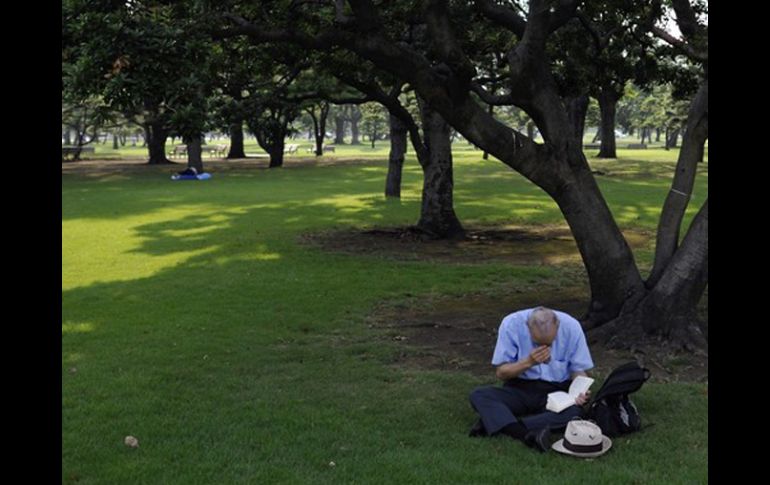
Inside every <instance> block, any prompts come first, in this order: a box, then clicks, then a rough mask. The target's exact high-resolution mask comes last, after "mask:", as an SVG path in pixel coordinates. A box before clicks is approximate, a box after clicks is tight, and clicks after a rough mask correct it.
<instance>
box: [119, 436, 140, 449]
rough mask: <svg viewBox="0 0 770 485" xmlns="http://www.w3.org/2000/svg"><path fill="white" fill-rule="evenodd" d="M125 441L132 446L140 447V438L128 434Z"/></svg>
mask: <svg viewBox="0 0 770 485" xmlns="http://www.w3.org/2000/svg"><path fill="white" fill-rule="evenodd" d="M123 443H124V444H125V445H126V446H128V447H131V448H139V440H138V439H136V438H134V437H133V436H126V438H125V439H124V440H123Z"/></svg>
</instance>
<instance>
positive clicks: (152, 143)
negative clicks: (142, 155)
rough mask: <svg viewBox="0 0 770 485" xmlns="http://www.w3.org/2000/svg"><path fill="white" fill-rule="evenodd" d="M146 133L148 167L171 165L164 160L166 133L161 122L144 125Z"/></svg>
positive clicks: (167, 160) (168, 161)
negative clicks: (148, 155) (148, 153)
mask: <svg viewBox="0 0 770 485" xmlns="http://www.w3.org/2000/svg"><path fill="white" fill-rule="evenodd" d="M145 132H146V133H147V147H148V150H149V152H150V159H149V160H148V161H147V163H148V164H149V165H162V164H169V163H172V162H171V161H170V160H169V159H168V158H166V139H167V138H168V131H167V130H166V128H165V126H164V125H163V123H161V122H157V121H155V122H151V123H148V124H146V125H145Z"/></svg>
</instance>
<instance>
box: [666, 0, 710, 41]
mask: <svg viewBox="0 0 770 485" xmlns="http://www.w3.org/2000/svg"><path fill="white" fill-rule="evenodd" d="M671 3H673V5H674V12H676V23H677V25H678V26H679V30H680V31H681V32H682V35H684V37H685V39H687V41H688V42H690V43H692V42H694V41H696V40H697V39H696V37H698V35H699V34H701V33H702V30H703V27H702V26H701V25H700V23H699V22H698V18H697V17H696V15H695V11H694V10H693V8H692V5H690V2H689V1H688V0H672V2H671Z"/></svg>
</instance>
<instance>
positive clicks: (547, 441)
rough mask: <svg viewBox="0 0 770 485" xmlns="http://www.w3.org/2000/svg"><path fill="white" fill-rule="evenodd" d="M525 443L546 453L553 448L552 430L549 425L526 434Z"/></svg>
mask: <svg viewBox="0 0 770 485" xmlns="http://www.w3.org/2000/svg"><path fill="white" fill-rule="evenodd" d="M524 443H526V445H527V446H529V447H530V448H534V449H536V450H538V451H539V452H541V453H545V452H546V451H548V450H550V449H551V430H550V429H549V428H547V427H545V428H541V429H535V430H532V431H530V432H528V433H527V435H526V436H524Z"/></svg>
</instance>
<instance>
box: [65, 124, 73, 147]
mask: <svg viewBox="0 0 770 485" xmlns="http://www.w3.org/2000/svg"><path fill="white" fill-rule="evenodd" d="M64 144H65V145H67V146H70V145H72V135H71V132H70V129H69V128H67V129H66V130H64Z"/></svg>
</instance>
